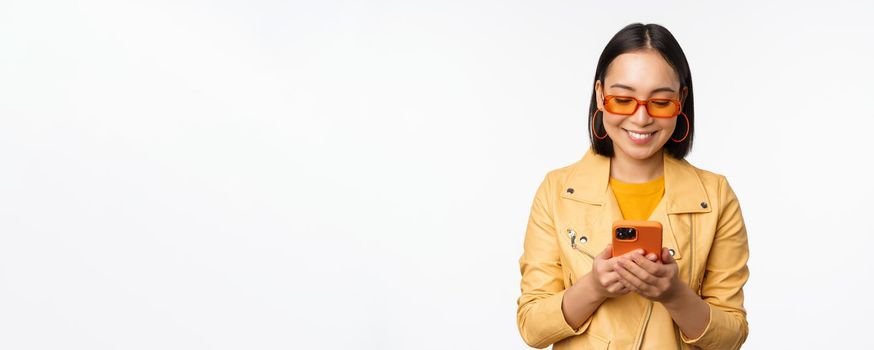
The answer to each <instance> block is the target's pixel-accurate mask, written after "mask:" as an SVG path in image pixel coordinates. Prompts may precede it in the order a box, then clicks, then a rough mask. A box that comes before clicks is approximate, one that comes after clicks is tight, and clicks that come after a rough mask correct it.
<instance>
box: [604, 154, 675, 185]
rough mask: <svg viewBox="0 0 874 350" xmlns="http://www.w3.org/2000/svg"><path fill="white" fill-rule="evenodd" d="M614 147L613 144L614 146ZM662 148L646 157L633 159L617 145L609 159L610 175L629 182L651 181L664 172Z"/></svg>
mask: <svg viewBox="0 0 874 350" xmlns="http://www.w3.org/2000/svg"><path fill="white" fill-rule="evenodd" d="M614 147H615V146H614ZM663 153H664V149H659V150H658V151H657V152H655V153H653V155H652V156H650V157H649V158H646V159H634V158H631V157H629V156H628V155H626V154H625V153H622V151H620V150H619V149H618V147H617V151H616V152H614V155H613V159H612V160H610V177H612V178H614V179H616V180H619V181H622V182H630V183H641V182H647V181H652V180H655V179H656V178H658V177H659V176H662V175H663V174H664V159H663V158H662V157H663Z"/></svg>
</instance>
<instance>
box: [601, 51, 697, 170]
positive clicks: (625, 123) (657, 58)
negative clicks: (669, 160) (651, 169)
mask: <svg viewBox="0 0 874 350" xmlns="http://www.w3.org/2000/svg"><path fill="white" fill-rule="evenodd" d="M595 91H596V94H597V96H596V101H597V102H598V109H599V110H601V111H602V112H603V113H604V118H603V119H604V128H605V129H606V130H607V135H609V136H610V139H612V140H613V150H614V152H615V153H616V155H617V156H624V157H629V158H633V159H637V160H645V159H649V158H650V157H652V156H654V155H657V154H658V155H660V154H661V153H660V152H659V151H660V150H661V149H662V146H664V145H665V143H666V142H670V141H669V139H670V138H671V135H672V134H673V133H674V129H675V128H676V127H677V120H678V119H679V118H682V116H679V117H673V118H653V117H652V116H650V115H649V113H648V112H647V110H646V108H645V106H644V105H641V106H640V107H638V108H637V111H635V112H634V114H632V115H621V114H612V113H610V112H608V111H606V110H605V109H604V104H603V102H604V96H605V95H614V96H631V97H635V98H637V99H639V100H646V99H649V98H672V99H677V100H680V101H681V103H682V102H683V101H684V99H685V94H686V91H687V89H686V88H683V90H682V91H681V90H680V81H679V79H678V77H677V73H676V72H675V71H674V68H673V67H671V65H670V64H668V62H667V61H665V59H664V58H662V56H661V55H660V54H659V53H658V52H657V51H655V50H642V51H634V52H629V53H624V54H621V55H619V56H616V58H615V59H614V60H613V62H611V63H610V65H609V66H608V67H607V71H606V74H605V75H604V83H603V85H602V83H601V81H600V80H598V81H596V82H595ZM632 102H633V101H632ZM680 128H685V125H681V126H680Z"/></svg>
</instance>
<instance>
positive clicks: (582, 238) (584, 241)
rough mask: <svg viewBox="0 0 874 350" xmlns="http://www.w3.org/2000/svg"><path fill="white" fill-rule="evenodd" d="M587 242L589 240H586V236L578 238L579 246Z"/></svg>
mask: <svg viewBox="0 0 874 350" xmlns="http://www.w3.org/2000/svg"><path fill="white" fill-rule="evenodd" d="M588 241H589V239H588V238H586V236H580V243H581V244H586V242H588Z"/></svg>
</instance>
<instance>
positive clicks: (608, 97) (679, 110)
mask: <svg viewBox="0 0 874 350" xmlns="http://www.w3.org/2000/svg"><path fill="white" fill-rule="evenodd" d="M614 98H627V99H631V100H634V101H635V102H637V104H636V105H635V106H634V110H633V111H631V113H616V112H613V111H611V110H610V109H609V108H608V107H607V106H608V104H607V102H609V101H610V100H611V99H614ZM650 101H668V102H671V103H673V104H674V105H676V106H677V113H674V115H672V116H668V117H662V116H654V115H652V112H650V110H649V105H647V103H649V102H650ZM603 104H604V109H606V110H607V112H610V113H613V114H619V115H632V114H634V113H637V109H638V108H640V105H644V108H646V113H648V114H649V116H650V117H653V118H674V117H676V116H678V115H680V113H682V112H683V105H682V104H681V103H680V100H678V99H674V98H648V99H646V100H638V99H637V98H635V97H634V96H620V95H606V96H604V101H603Z"/></svg>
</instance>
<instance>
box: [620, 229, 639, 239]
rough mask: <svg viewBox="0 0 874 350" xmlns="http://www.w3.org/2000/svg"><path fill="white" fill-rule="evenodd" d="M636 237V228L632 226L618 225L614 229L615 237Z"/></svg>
mask: <svg viewBox="0 0 874 350" xmlns="http://www.w3.org/2000/svg"><path fill="white" fill-rule="evenodd" d="M635 237H637V230H636V229H635V228H633V227H620V228H617V229H616V238H617V239H620V240H627V239H634V238H635Z"/></svg>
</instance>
